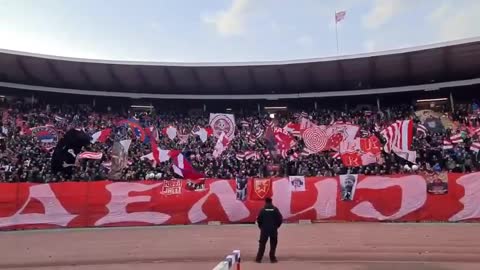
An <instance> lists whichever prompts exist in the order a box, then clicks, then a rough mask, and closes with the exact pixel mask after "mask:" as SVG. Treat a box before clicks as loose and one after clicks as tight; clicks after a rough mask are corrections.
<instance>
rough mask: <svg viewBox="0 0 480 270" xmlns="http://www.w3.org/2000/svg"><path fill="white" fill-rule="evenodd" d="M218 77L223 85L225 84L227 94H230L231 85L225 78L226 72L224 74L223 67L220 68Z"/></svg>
mask: <svg viewBox="0 0 480 270" xmlns="http://www.w3.org/2000/svg"><path fill="white" fill-rule="evenodd" d="M220 75H221V77H222V79H223V83H224V84H225V86H226V87H225V89H227V90H228V92H232V91H233V89H232V84H231V83H230V81H229V80H228V77H227V72H225V67H222V68H220Z"/></svg>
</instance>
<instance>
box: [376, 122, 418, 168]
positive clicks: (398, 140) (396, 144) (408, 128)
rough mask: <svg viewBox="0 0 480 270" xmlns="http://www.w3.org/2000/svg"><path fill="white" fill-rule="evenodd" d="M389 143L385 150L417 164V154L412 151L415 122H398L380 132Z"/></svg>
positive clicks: (386, 144)
mask: <svg viewBox="0 0 480 270" xmlns="http://www.w3.org/2000/svg"><path fill="white" fill-rule="evenodd" d="M380 134H382V136H383V137H384V138H385V140H386V141H387V142H386V143H385V146H384V150H385V152H387V153H390V152H392V151H393V152H394V153H395V154H396V155H397V156H399V157H401V158H403V159H406V160H408V161H410V162H412V163H415V160H416V159H417V153H416V152H415V151H411V150H410V146H411V145H412V141H413V121H412V120H403V121H397V122H395V123H393V124H391V125H390V126H388V127H387V128H386V129H384V130H382V131H381V132H380Z"/></svg>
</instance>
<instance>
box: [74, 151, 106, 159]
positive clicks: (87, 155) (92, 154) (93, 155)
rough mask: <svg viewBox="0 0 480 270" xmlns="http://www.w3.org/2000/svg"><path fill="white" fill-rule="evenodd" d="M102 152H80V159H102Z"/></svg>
mask: <svg viewBox="0 0 480 270" xmlns="http://www.w3.org/2000/svg"><path fill="white" fill-rule="evenodd" d="M102 156H103V154H102V153H101V152H83V153H80V154H78V158H79V159H102Z"/></svg>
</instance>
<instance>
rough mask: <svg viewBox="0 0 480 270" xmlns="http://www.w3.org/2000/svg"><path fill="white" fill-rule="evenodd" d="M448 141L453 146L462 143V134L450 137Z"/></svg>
mask: <svg viewBox="0 0 480 270" xmlns="http://www.w3.org/2000/svg"><path fill="white" fill-rule="evenodd" d="M450 141H451V142H452V143H453V144H459V143H463V138H462V134H461V133H459V134H456V135H453V136H451V137H450Z"/></svg>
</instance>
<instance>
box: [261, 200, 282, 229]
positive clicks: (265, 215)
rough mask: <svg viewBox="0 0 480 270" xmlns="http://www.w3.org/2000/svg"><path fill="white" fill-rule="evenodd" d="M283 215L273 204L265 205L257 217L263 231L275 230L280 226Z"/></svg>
mask: <svg viewBox="0 0 480 270" xmlns="http://www.w3.org/2000/svg"><path fill="white" fill-rule="evenodd" d="M282 222H283V217H282V214H281V213H280V211H279V210H278V208H277V207H275V206H273V205H271V204H270V205H268V204H267V205H265V207H264V208H263V209H262V210H261V211H260V213H259V214H258V217H257V223H258V227H259V228H260V229H261V230H262V231H267V232H275V231H277V230H278V228H280V226H281V225H282Z"/></svg>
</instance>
